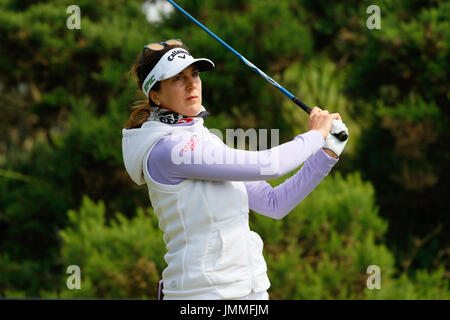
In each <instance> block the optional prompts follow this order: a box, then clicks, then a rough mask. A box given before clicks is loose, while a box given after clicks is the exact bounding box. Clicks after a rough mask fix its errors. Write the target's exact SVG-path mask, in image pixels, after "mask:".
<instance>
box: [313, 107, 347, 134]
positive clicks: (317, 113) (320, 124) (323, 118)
mask: <svg viewBox="0 0 450 320" xmlns="http://www.w3.org/2000/svg"><path fill="white" fill-rule="evenodd" d="M333 119H338V120H341V116H340V115H339V113H331V114H330V113H329V112H328V111H327V110H322V109H320V108H318V107H314V108H313V109H312V111H311V113H310V114H309V118H308V131H309V130H317V131H319V132H320V133H321V134H322V136H323V139H324V140H325V139H326V138H327V136H328V134H329V133H330V130H331V127H332V123H333Z"/></svg>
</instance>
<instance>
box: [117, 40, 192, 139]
mask: <svg viewBox="0 0 450 320" xmlns="http://www.w3.org/2000/svg"><path fill="white" fill-rule="evenodd" d="M173 48H183V49H185V50H187V51H189V49H188V48H187V47H186V46H185V45H181V46H180V45H165V47H164V49H162V50H158V51H152V50H145V54H144V62H142V53H141V54H139V56H138V57H137V59H136V62H135V63H134V65H133V67H132V68H131V70H130V73H131V74H132V75H134V76H135V77H136V82H137V85H138V87H139V89H138V91H139V92H140V94H142V95H144V94H143V92H142V89H141V88H142V83H143V82H144V80H145V77H146V76H147V75H148V74H149V73H150V71H152V69H153V68H154V67H155V65H156V64H157V63H158V61H159V59H161V57H162V56H163V55H164V54H165V53H166V52H167V51H169V50H171V49H173ZM160 89H161V83H160V82H159V81H158V82H156V83H155V84H154V85H153V87H152V89H151V90H150V91H152V90H153V91H156V92H158V91H159V90H160ZM151 107H156V105H155V103H154V102H153V101H152V100H151V99H150V98H149V97H144V100H138V101H136V102H134V103H133V104H132V105H131V108H132V109H133V110H132V112H131V114H130V117H129V118H128V120H127V122H126V124H125V129H127V130H128V129H133V128H140V127H141V126H142V124H143V123H144V122H145V121H147V118H148V117H149V116H150V110H151Z"/></svg>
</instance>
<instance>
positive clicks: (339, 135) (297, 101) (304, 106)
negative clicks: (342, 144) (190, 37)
mask: <svg viewBox="0 0 450 320" xmlns="http://www.w3.org/2000/svg"><path fill="white" fill-rule="evenodd" d="M167 1H169V2H170V3H171V4H172V5H173V6H174V7H175V8H176V9H178V10H179V11H180V12H181V13H183V14H184V15H185V16H186V17H188V18H189V19H190V20H192V21H193V22H195V24H197V25H198V26H199V27H200V28H202V29H203V30H205V31H206V32H207V33H208V34H209V35H210V36H211V37H213V38H214V39H216V40H217V41H219V42H220V43H221V44H222V45H223V46H225V47H226V48H227V49H228V50H230V51H231V52H233V53H234V54H235V55H236V56H237V57H238V58H239V59H241V60H242V61H243V62H244V63H245V64H246V65H247V66H249V67H250V68H252V69H253V70H255V71H256V72H257V73H259V74H260V75H261V76H262V77H263V78H265V79H266V80H267V81H269V83H271V84H272V85H273V86H274V87H275V88H277V89H278V90H280V91H281V92H283V93H284V94H285V95H286V96H288V97H289V99H291V100H292V101H293V102H294V103H295V104H296V105H298V106H299V107H300V108H302V109H303V110H304V111H305V112H306V113H308V114H309V113H311V110H312V109H311V108H310V107H309V106H308V105H307V104H305V103H304V102H303V101H301V100H300V99H299V98H297V97H296V96H294V95H293V94H292V93H290V92H289V91H287V90H286V89H285V88H283V87H282V86H281V85H279V84H278V83H277V82H276V81H275V80H273V79H272V78H271V77H269V76H268V75H267V74H265V73H264V72H263V71H261V70H260V69H259V68H257V67H256V66H255V65H254V64H253V63H251V62H250V61H248V60H247V59H245V58H244V56H242V55H241V54H240V53H239V52H237V51H236V50H234V49H233V48H232V47H230V46H229V45H228V44H227V43H225V42H224V41H223V40H222V39H220V38H219V37H218V36H216V35H215V34H214V33H212V32H211V31H210V30H209V29H208V28H206V27H205V26H204V25H203V24H201V23H200V22H198V21H197V20H196V19H195V18H194V17H193V16H191V15H190V14H189V13H187V12H186V11H185V10H184V9H183V8H181V7H180V6H179V5H178V4H176V3H175V2H173V1H172V0H167ZM335 135H336V137H337V138H338V139H339V140H341V141H345V140H347V136H346V134H345V133H344V135H343V134H342V132H341V133H336V134H335Z"/></svg>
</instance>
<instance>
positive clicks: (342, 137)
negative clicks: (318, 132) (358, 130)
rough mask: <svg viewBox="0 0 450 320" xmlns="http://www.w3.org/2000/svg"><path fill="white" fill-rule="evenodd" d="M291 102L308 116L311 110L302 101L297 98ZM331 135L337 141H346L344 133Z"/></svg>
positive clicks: (346, 137)
mask: <svg viewBox="0 0 450 320" xmlns="http://www.w3.org/2000/svg"><path fill="white" fill-rule="evenodd" d="M292 101H294V103H295V104H296V105H298V106H299V107H300V108H302V109H303V110H304V111H305V112H306V113H307V114H310V113H311V111H312V109H311V108H310V107H309V106H308V105H306V104H305V103H304V102H303V101H302V100H300V99H299V98H297V97H294V98H292ZM333 135H334V136H335V137H336V138H338V140H339V141H345V140H347V139H348V134H347V133H346V132H345V131H341V132H339V133H333Z"/></svg>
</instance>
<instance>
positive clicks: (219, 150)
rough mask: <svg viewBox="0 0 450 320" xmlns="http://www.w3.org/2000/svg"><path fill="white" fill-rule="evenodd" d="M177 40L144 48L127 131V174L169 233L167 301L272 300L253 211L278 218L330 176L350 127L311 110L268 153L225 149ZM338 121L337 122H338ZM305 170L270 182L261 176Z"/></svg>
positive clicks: (197, 67) (199, 65) (201, 64)
mask: <svg viewBox="0 0 450 320" xmlns="http://www.w3.org/2000/svg"><path fill="white" fill-rule="evenodd" d="M213 68H214V63H213V62H212V61H210V60H208V59H203V58H201V59H194V58H193V57H192V55H191V54H190V53H189V51H188V49H187V47H186V46H185V45H183V43H182V42H181V41H180V40H167V41H165V42H162V43H153V44H149V45H147V46H145V47H144V50H143V52H142V56H140V57H139V59H138V60H137V61H136V64H135V65H134V67H133V70H134V71H135V73H136V75H137V78H138V84H139V87H140V88H141V89H142V91H143V92H144V95H145V98H146V99H148V101H147V100H146V103H145V104H144V105H141V106H139V107H137V108H135V110H134V111H133V112H132V113H131V115H130V118H129V119H128V122H127V124H126V128H125V129H123V140H122V149H123V150H122V151H123V158H124V163H125V167H126V170H127V172H128V174H129V175H130V177H131V178H132V179H133V181H134V182H135V183H137V184H139V185H141V184H144V183H146V184H147V186H148V191H149V196H150V200H151V203H152V206H153V209H154V211H155V214H156V215H157V216H158V219H159V226H160V228H161V229H162V230H163V232H164V242H165V244H166V247H167V254H166V255H165V256H164V259H165V261H166V262H167V267H166V268H165V269H164V271H163V274H162V277H163V284H164V289H163V293H164V299H268V298H269V296H268V293H267V289H268V288H269V286H270V282H269V279H268V277H267V266H266V263H265V261H264V257H263V255H262V250H263V242H262V240H261V238H260V237H259V235H258V234H256V233H255V232H253V231H251V230H250V228H249V209H251V210H253V211H255V212H257V213H260V214H263V215H265V216H268V217H271V218H274V219H281V218H283V217H284V216H285V215H286V214H288V213H289V212H290V211H291V210H292V209H293V208H294V207H295V206H297V205H298V204H299V203H300V202H301V201H302V200H303V199H304V198H305V197H306V196H307V195H308V194H309V193H310V192H311V191H312V190H313V189H314V188H315V187H316V186H317V185H318V184H319V183H320V181H322V179H323V178H324V177H325V176H326V175H327V174H328V173H329V172H330V170H331V168H332V167H333V165H334V164H335V163H336V162H337V161H338V156H339V155H340V153H341V152H342V150H343V148H344V146H345V143H346V142H341V141H339V140H338V139H336V138H335V137H334V136H333V135H331V134H330V131H332V132H333V133H334V132H340V131H343V130H344V131H346V132H348V130H347V128H346V127H345V125H344V124H343V123H342V121H341V119H340V116H339V114H337V113H333V114H329V113H328V111H324V110H321V109H319V108H317V107H315V108H314V109H313V110H312V112H311V114H310V116H309V119H308V130H309V131H307V132H305V133H303V134H300V135H298V136H296V137H295V138H294V139H292V140H291V141H289V142H287V143H284V144H281V145H279V146H277V147H273V148H271V149H268V150H264V151H245V150H238V149H233V148H230V147H228V146H227V145H225V144H224V143H223V141H222V140H220V139H219V138H218V137H217V136H216V135H214V134H212V133H211V132H210V131H209V130H208V129H207V128H206V127H205V126H204V125H203V117H205V116H207V115H208V113H207V112H206V110H205V108H204V107H203V106H202V82H201V80H200V74H199V73H200V72H203V71H208V70H211V69H213ZM333 119H335V120H333ZM302 163H304V166H303V167H302V168H301V169H300V170H299V171H298V172H297V173H296V174H295V175H294V176H292V177H291V178H289V179H287V180H286V181H285V182H284V183H283V184H281V185H279V186H277V187H275V188H272V187H271V186H270V185H269V184H268V183H267V182H265V180H269V179H273V178H276V177H281V176H283V175H285V174H287V173H288V172H290V171H292V170H294V169H296V168H298V167H299V166H300V165H301V164H302Z"/></svg>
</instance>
